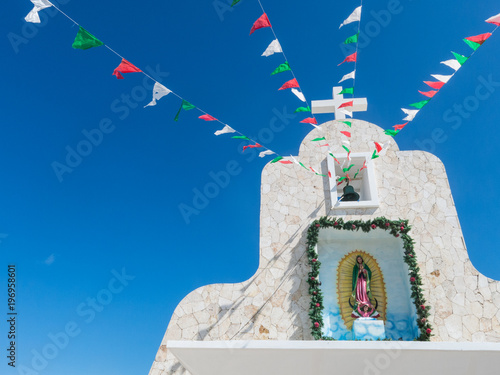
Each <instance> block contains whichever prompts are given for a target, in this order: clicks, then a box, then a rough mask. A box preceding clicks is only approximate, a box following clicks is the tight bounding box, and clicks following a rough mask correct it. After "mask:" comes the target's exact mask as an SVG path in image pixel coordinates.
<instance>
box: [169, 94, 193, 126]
mask: <svg viewBox="0 0 500 375" xmlns="http://www.w3.org/2000/svg"><path fill="white" fill-rule="evenodd" d="M194 108H196V107H195V106H194V105H192V104H191V103H189V102H188V101H187V100H184V99H183V100H182V104H181V107H180V108H179V110H178V111H177V114H176V115H175V117H174V121H179V115H180V114H181V111H182V110H185V111H189V110H190V109H194Z"/></svg>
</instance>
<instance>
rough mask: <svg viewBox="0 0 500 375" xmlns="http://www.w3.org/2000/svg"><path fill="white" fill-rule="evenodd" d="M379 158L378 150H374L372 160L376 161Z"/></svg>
mask: <svg viewBox="0 0 500 375" xmlns="http://www.w3.org/2000/svg"><path fill="white" fill-rule="evenodd" d="M378 157H379V156H378V155H377V150H373V154H372V159H376V158H378Z"/></svg>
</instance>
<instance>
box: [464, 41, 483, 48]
mask: <svg viewBox="0 0 500 375" xmlns="http://www.w3.org/2000/svg"><path fill="white" fill-rule="evenodd" d="M463 41H464V42H465V43H467V45H468V46H469V47H470V48H472V49H473V50H474V51H476V50H477V49H478V48H479V47H481V45H480V44H479V43H476V42H473V41H472V40H467V39H463Z"/></svg>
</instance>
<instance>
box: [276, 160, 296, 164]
mask: <svg viewBox="0 0 500 375" xmlns="http://www.w3.org/2000/svg"><path fill="white" fill-rule="evenodd" d="M279 162H280V163H281V164H293V162H291V161H290V160H280V161H279Z"/></svg>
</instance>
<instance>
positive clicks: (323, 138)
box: [311, 137, 326, 142]
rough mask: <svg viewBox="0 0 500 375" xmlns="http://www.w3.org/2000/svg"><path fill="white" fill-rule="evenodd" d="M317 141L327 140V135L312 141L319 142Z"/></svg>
mask: <svg viewBox="0 0 500 375" xmlns="http://www.w3.org/2000/svg"><path fill="white" fill-rule="evenodd" d="M317 141H326V138H325V137H321V138H314V139H313V140H312V141H311V142H317Z"/></svg>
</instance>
